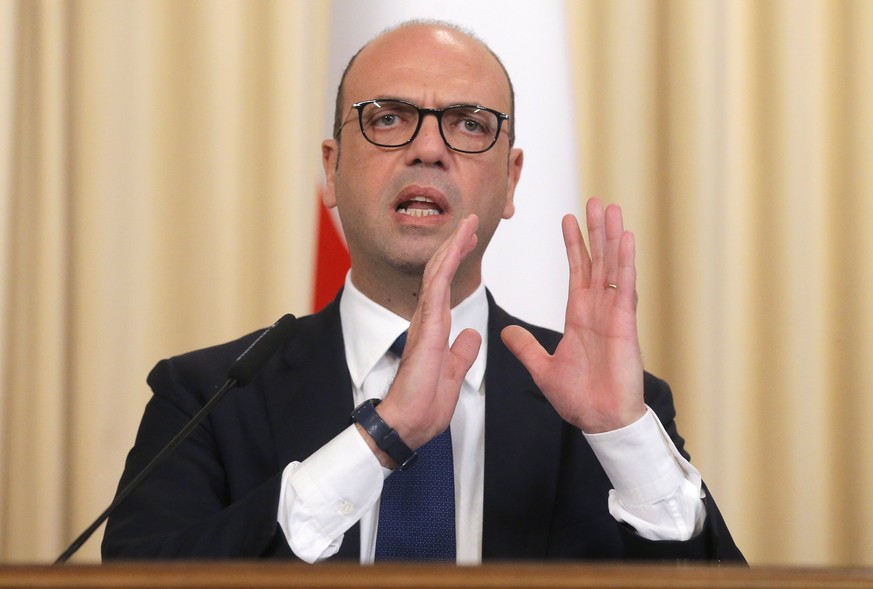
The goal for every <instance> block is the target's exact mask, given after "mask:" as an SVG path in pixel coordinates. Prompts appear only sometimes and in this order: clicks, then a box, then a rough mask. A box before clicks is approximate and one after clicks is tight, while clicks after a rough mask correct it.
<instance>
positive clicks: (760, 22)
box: [569, 0, 873, 566]
mask: <svg viewBox="0 0 873 589" xmlns="http://www.w3.org/2000/svg"><path fill="white" fill-rule="evenodd" d="M569 5H570V7H571V18H570V22H571V24H570V26H571V27H572V30H573V35H572V37H573V39H574V58H575V59H576V66H577V67H576V71H577V72H578V74H579V75H578V76H577V78H576V80H575V83H576V89H577V92H578V106H579V113H580V114H581V117H580V120H579V127H578V129H579V136H580V138H581V140H582V150H581V153H582V156H581V159H580V166H581V167H582V174H581V176H582V180H583V185H584V190H583V191H584V193H585V194H601V195H604V196H605V197H607V198H608V199H609V200H613V201H616V202H620V203H622V204H624V205H625V209H626V211H627V218H628V224H629V225H630V226H631V227H632V228H633V229H635V230H636V233H637V236H638V266H639V268H640V274H641V276H640V282H641V285H640V295H641V304H640V309H641V316H642V332H643V340H644V341H643V346H644V351H645V352H646V361H647V365H648V367H649V368H650V369H651V370H653V371H654V372H656V373H658V374H660V375H662V376H664V377H666V378H667V379H668V380H669V381H670V382H671V384H672V385H673V388H674V391H675V394H676V397H677V400H678V406H679V410H680V416H679V424H680V429H681V430H682V431H683V432H684V434H685V435H686V437H687V438H688V441H689V447H690V450H691V452H692V456H693V458H694V460H695V463H696V464H697V465H698V466H699V467H700V469H701V470H702V471H703V475H704V477H705V478H706V480H707V481H708V482H709V484H710V486H711V488H712V489H713V490H714V491H713V493H714V495H715V496H716V498H717V500H718V501H719V503H720V505H721V507H722V508H723V511H724V512H725V515H726V517H727V519H728V522H729V523H730V527H731V529H732V531H733V532H734V535H735V536H736V538H737V540H738V541H739V543H740V545H741V547H742V548H743V549H744V550H745V553H746V554H747V555H748V557H749V558H750V559H751V560H752V561H753V562H755V563H805V564H864V565H868V566H869V565H873V502H871V501H870V499H869V498H870V497H873V437H871V434H870V431H871V430H870V423H871V422H873V300H871V297H870V293H871V289H873V230H871V226H873V165H871V159H870V158H871V154H873V2H869V1H868V0H845V1H843V0H721V1H716V0H706V1H704V0H687V1H674V0H670V1H648V0H589V1H584V2H571V3H570V4H569Z"/></svg>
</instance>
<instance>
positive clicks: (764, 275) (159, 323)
mask: <svg viewBox="0 0 873 589" xmlns="http://www.w3.org/2000/svg"><path fill="white" fill-rule="evenodd" d="M568 6H569V9H570V18H569V20H568V26H570V27H571V30H572V35H571V36H572V39H573V42H574V46H573V50H574V58H575V60H576V62H575V63H576V67H575V71H576V73H577V76H576V79H575V82H576V89H577V104H578V112H579V115H580V119H579V137H580V141H581V147H582V150H581V153H582V156H581V159H580V162H579V165H580V167H581V170H582V179H583V184H584V190H583V194H580V198H582V197H584V196H587V195H589V194H600V195H602V196H604V197H605V198H607V199H608V200H611V201H615V202H619V203H621V204H623V205H624V208H625V211H626V216H627V222H628V225H629V226H630V227H631V228H633V229H634V230H635V231H636V233H637V236H638V260H639V267H640V294H641V306H640V309H641V317H642V332H643V344H644V350H645V352H646V362H647V365H648V367H649V368H650V369H651V370H652V371H654V372H656V373H658V374H660V375H662V376H664V377H665V378H667V379H668V380H669V381H670V382H671V384H672V385H673V387H674V389H675V392H676V396H677V401H678V405H679V409H680V416H679V420H680V427H681V429H682V431H683V432H684V433H685V435H686V437H687V438H688V443H689V448H690V450H691V452H692V454H693V457H694V460H695V463H696V464H697V465H698V466H699V467H700V469H701V470H702V472H703V474H704V477H705V478H706V480H707V481H708V482H709V484H710V486H711V487H712V489H713V491H714V494H715V495H716V498H717V500H718V501H719V503H720V505H721V507H722V509H723V511H724V512H725V515H726V517H727V519H728V521H729V523H730V526H731V529H732V531H733V532H734V535H735V536H736V537H737V539H738V541H739V543H740V545H741V547H742V548H743V549H744V550H745V552H746V554H747V556H748V557H749V558H750V559H751V560H752V562H753V563H778V564H800V563H803V564H827V565H837V564H855V565H873V532H871V531H870V530H871V529H873V503H871V502H870V501H869V500H868V499H867V498H868V497H869V496H873V444H870V443H868V439H867V438H868V437H869V436H868V434H867V431H868V430H869V426H868V422H870V421H873V394H871V393H873V367H871V366H873V362H870V361H866V360H868V359H873V304H871V303H870V302H869V301H868V300H867V298H866V297H865V294H866V293H868V292H870V290H871V287H873V232H871V231H868V230H867V225H868V223H870V222H873V172H871V169H873V166H870V165H869V164H868V165H865V164H866V163H867V162H865V156H869V154H873V106H871V105H873V63H871V62H873V3H871V2H868V1H867V0H854V1H853V0H845V1H841V0H757V1H751V0H721V1H717V0H688V1H678V0H585V1H579V2H576V1H570V2H568ZM328 10H329V7H328V5H327V3H322V2H307V1H305V0H298V1H282V0H276V1H256V0H255V1H251V0H227V1H222V0H164V1H153V0H78V1H71V2H61V1H54V2H53V1H48V0H21V1H9V0H7V1H5V2H0V309H2V313H0V346H2V348H0V382H2V388H0V559H2V561H4V562H20V561H38V562H47V561H49V560H51V559H53V558H54V557H55V556H56V555H57V554H58V553H59V552H60V551H61V550H62V549H63V548H64V546H65V545H66V544H67V543H68V542H69V541H71V540H72V538H73V536H74V535H75V534H76V533H77V532H78V531H79V530H80V529H82V528H83V527H84V526H85V525H86V524H87V523H89V522H90V521H91V520H92V519H93V518H94V517H95V516H96V515H97V514H98V513H100V511H101V510H102V509H103V508H104V507H105V506H106V504H108V502H109V500H110V499H111V496H112V494H113V492H114V488H115V485H116V482H117V477H118V475H119V473H120V470H121V467H122V462H123V459H124V455H125V453H126V451H127V449H128V448H129V446H130V444H131V443H132V440H133V436H134V433H135V430H136V426H137V423H138V421H139V418H140V416H141V412H142V407H143V404H144V403H145V401H146V399H147V397H148V391H147V389H146V387H145V384H144V382H143V379H144V376H145V374H146V372H147V371H148V369H149V368H150V367H151V366H152V365H153V364H154V362H155V361H156V360H158V359H159V358H161V357H164V356H167V355H169V354H173V353H176V352H181V351H184V350H187V349H191V348H194V347H198V346H202V345H207V344H211V343H215V342H218V341H222V340H225V339H227V338H230V337H235V336H237V335H239V334H240V333H243V332H245V331H247V330H252V329H255V328H257V327H259V326H262V325H265V324H267V323H269V322H271V321H273V320H274V319H275V318H276V317H278V316H279V315H280V314H282V313H284V312H287V311H290V312H294V313H298V314H299V313H305V312H306V311H307V310H308V308H309V304H310V292H311V278H310V277H311V270H312V258H313V252H312V244H313V231H314V219H315V204H316V201H315V189H316V185H317V182H318V181H319V178H320V164H319V150H318V144H319V141H320V139H321V136H322V133H323V126H322V125H323V123H322V122H323V121H324V119H325V115H326V113H327V112H328V109H329V108H330V104H331V100H332V97H331V96H326V95H325V93H324V91H323V88H324V78H325V76H326V62H327V59H326V56H327V45H326V43H327V39H328V31H327V28H328V24H327V23H328V22H329V19H328V14H327V11H328ZM543 58H544V59H547V58H548V56H543ZM517 90H518V91H519V92H535V89H524V88H519V89H517ZM549 123H550V121H549V120H548V118H547V116H545V112H544V119H543V124H549ZM100 535H101V532H98V533H97V537H96V538H95V539H92V540H91V542H90V543H89V544H86V546H85V548H84V549H83V551H82V553H81V555H80V556H79V557H77V560H79V561H87V560H94V559H96V558H97V554H98V547H99V537H100Z"/></svg>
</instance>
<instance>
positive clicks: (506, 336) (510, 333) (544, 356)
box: [500, 325, 551, 382]
mask: <svg viewBox="0 0 873 589" xmlns="http://www.w3.org/2000/svg"><path fill="white" fill-rule="evenodd" d="M500 338H501V339H502V340H503V343H504V344H506V347H507V348H509V351H510V352H512V353H513V354H514V355H515V357H516V358H518V361H519V362H521V363H522V365H523V366H524V367H525V368H526V369H527V371H528V372H530V375H531V376H532V377H533V379H534V381H535V382H536V381H538V380H539V375H540V374H542V373H543V372H545V370H546V369H547V366H548V361H549V358H551V356H550V355H549V353H548V352H547V351H546V350H545V348H543V347H542V346H541V345H540V342H538V341H537V339H536V338H535V337H534V336H533V334H531V332H529V331H528V330H526V329H525V328H524V327H521V326H520V325H510V326H509V327H506V328H505V329H504V330H503V331H501V332H500Z"/></svg>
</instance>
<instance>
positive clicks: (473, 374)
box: [340, 272, 488, 391]
mask: <svg viewBox="0 0 873 589" xmlns="http://www.w3.org/2000/svg"><path fill="white" fill-rule="evenodd" d="M340 320H341V322H342V329H343V340H344V343H345V351H346V362H347V363H348V366H349V373H350V375H351V377H352V382H353V383H354V385H355V387H356V388H358V389H360V388H361V387H362V386H363V382H364V379H365V378H366V377H367V375H368V374H369V373H370V371H372V370H373V367H374V366H375V365H376V363H377V362H379V360H380V359H381V358H382V357H383V356H384V355H385V354H386V353H387V352H388V348H389V347H390V346H391V344H392V343H394V340H395V339H397V336H399V335H400V334H401V333H403V332H404V331H406V330H407V329H409V321H407V320H406V319H404V318H403V317H401V316H399V315H397V314H395V313H393V312H392V311H389V310H388V309H386V308H385V307H382V306H381V305H378V304H376V303H375V302H373V301H372V300H370V299H368V298H367V297H366V296H365V295H364V294H363V293H362V292H361V291H359V290H358V289H357V288H355V285H354V284H352V280H351V272H349V273H348V274H347V275H346V282H345V288H344V289H343V293H342V298H341V299H340ZM467 328H472V329H475V330H476V331H478V332H479V333H480V334H481V335H482V347H480V348H479V355H478V356H477V357H476V360H475V361H474V362H473V366H472V367H470V370H469V371H468V372H467V376H466V377H465V380H466V382H467V384H468V385H470V386H471V387H473V390H477V391H478V390H479V387H480V386H481V385H482V379H483V378H484V376H485V358H486V357H487V350H488V299H487V297H486V296H485V287H484V285H482V284H480V285H479V286H478V287H477V288H476V290H474V291H473V293H472V294H471V295H470V296H468V297H467V298H466V299H464V300H463V301H461V302H460V303H458V304H457V305H456V306H455V307H454V308H453V309H452V328H451V333H450V334H449V341H450V342H454V341H455V338H457V337H458V334H459V333H461V331H463V330H464V329H467Z"/></svg>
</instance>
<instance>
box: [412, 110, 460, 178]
mask: <svg viewBox="0 0 873 589" xmlns="http://www.w3.org/2000/svg"><path fill="white" fill-rule="evenodd" d="M422 117H423V118H422V119H421V127H420V128H419V129H418V134H417V135H416V136H415V139H413V140H412V142H411V143H410V144H409V145H408V146H407V151H406V158H407V163H409V165H417V164H421V165H425V166H438V167H445V165H446V162H447V157H446V156H447V155H448V151H449V148H448V146H447V145H446V143H445V141H443V136H442V134H441V133H440V126H439V121H438V120H437V117H436V115H434V114H432V113H427V114H424V115H422Z"/></svg>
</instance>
